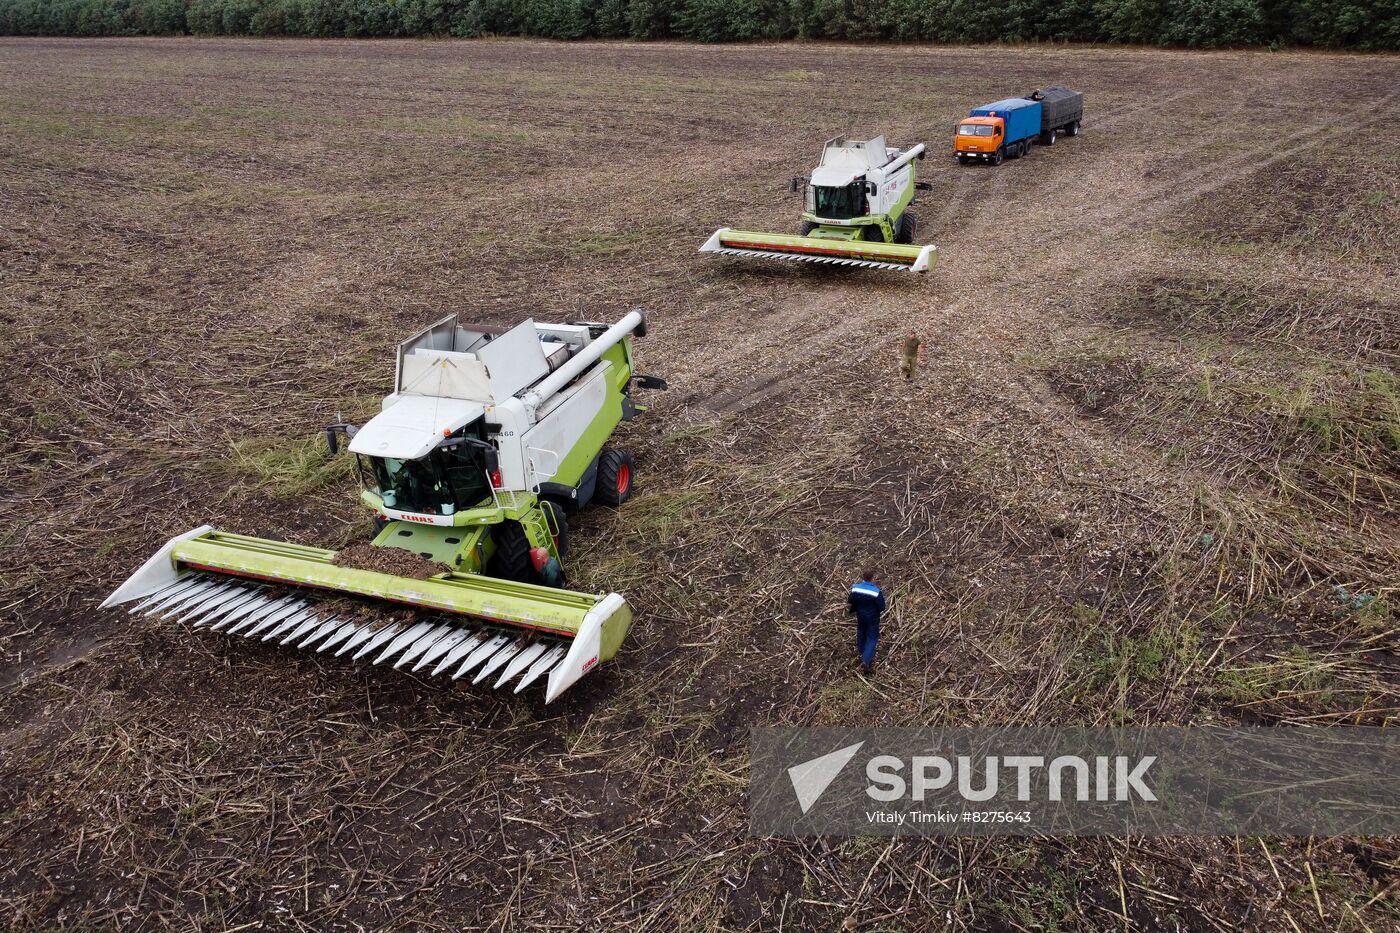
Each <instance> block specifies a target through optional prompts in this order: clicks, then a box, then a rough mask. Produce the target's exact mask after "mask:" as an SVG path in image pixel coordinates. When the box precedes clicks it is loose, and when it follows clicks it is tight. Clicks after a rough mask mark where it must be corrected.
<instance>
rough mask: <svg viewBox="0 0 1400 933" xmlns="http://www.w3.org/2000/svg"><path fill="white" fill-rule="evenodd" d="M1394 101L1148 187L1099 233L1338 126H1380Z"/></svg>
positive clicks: (1157, 211)
mask: <svg viewBox="0 0 1400 933" xmlns="http://www.w3.org/2000/svg"><path fill="white" fill-rule="evenodd" d="M1397 98H1400V91H1392V92H1391V93H1389V94H1387V95H1385V96H1384V97H1382V98H1381V99H1380V100H1377V101H1374V102H1371V103H1368V104H1364V105H1362V106H1359V107H1356V108H1354V109H1352V110H1350V111H1347V112H1346V113H1344V114H1342V115H1340V116H1338V117H1334V118H1333V119H1331V120H1327V121H1323V122H1321V123H1318V124H1315V125H1313V126H1311V127H1308V128H1306V129H1303V130H1298V131H1296V132H1293V133H1290V134H1288V135H1287V136H1284V137H1282V139H1271V140H1269V141H1267V142H1264V143H1261V144H1260V145H1257V146H1253V147H1251V148H1250V149H1248V150H1246V151H1245V152H1243V153H1240V154H1239V155H1237V156H1234V157H1232V158H1230V159H1227V160H1225V161H1224V162H1217V163H1212V164H1211V165H1207V166H1205V167H1202V168H1199V169H1196V170H1195V171H1191V172H1187V173H1185V174H1183V175H1179V176H1176V177H1175V178H1174V179H1172V181H1171V183H1169V184H1167V185H1158V186H1154V188H1153V189H1152V190H1151V191H1150V192H1149V193H1148V194H1146V195H1145V196H1142V197H1138V198H1135V199H1134V203H1132V204H1130V205H1129V206H1128V208H1127V210H1119V211H1115V212H1114V214H1115V215H1116V216H1113V217H1109V218H1105V223H1103V224H1101V225H1099V229H1101V230H1105V231H1119V232H1121V231H1124V230H1127V229H1129V228H1130V227H1134V226H1139V225H1141V224H1142V223H1144V222H1146V221H1148V220H1153V219H1156V218H1159V217H1160V216H1161V215H1162V214H1164V213H1166V212H1167V211H1170V210H1174V209H1177V208H1180V207H1182V206H1183V205H1185V204H1188V203H1190V202H1191V201H1193V200H1196V199H1198V198H1200V197H1202V196H1204V195H1207V194H1210V193H1211V192H1212V191H1216V190H1219V189H1220V188H1222V187H1224V186H1225V185H1228V184H1230V183H1232V182H1235V181H1239V180H1240V179H1243V178H1246V177H1248V176H1250V175H1252V174H1254V173H1255V172H1258V171H1260V170H1262V169H1265V168H1268V167H1269V166H1271V165H1274V164H1276V163H1278V162H1281V161H1283V160H1285V159H1290V158H1293V157H1294V156H1297V155H1300V154H1302V153H1304V152H1307V151H1308V150H1309V149H1313V148H1316V147H1317V146H1319V145H1321V144H1322V143H1324V142H1326V141H1327V139H1328V138H1330V137H1331V135H1332V134H1333V133H1334V132H1336V131H1337V130H1338V129H1339V128H1340V127H1343V126H1346V127H1350V128H1352V129H1356V128H1358V127H1364V126H1369V125H1370V124H1372V123H1377V122H1380V121H1381V120H1382V119H1386V118H1388V117H1390V116H1392V114H1391V113H1389V107H1390V105H1391V104H1392V103H1393V102H1394V101H1395V100H1396V99H1397ZM1280 146H1283V147H1286V148H1280ZM1268 153H1272V154H1268ZM1099 216H1103V212H1099Z"/></svg>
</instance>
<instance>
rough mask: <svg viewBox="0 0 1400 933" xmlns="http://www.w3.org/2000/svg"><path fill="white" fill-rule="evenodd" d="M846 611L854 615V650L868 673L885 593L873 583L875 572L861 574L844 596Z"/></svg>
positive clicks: (878, 632) (878, 633)
mask: <svg viewBox="0 0 1400 933" xmlns="http://www.w3.org/2000/svg"><path fill="white" fill-rule="evenodd" d="M846 611H847V612H850V613H854V614H855V617H856V650H857V651H859V652H860V666H861V667H862V668H864V670H865V672H866V673H867V674H868V673H870V670H871V667H872V666H873V665H874V664H875V643H876V642H878V641H879V640H880V614H881V613H882V612H884V611H885V594H884V593H882V592H880V587H879V586H877V585H876V584H875V572H874V571H873V570H867V571H866V572H865V573H863V574H861V576H860V582H859V583H857V584H856V585H855V586H853V587H851V592H850V594H849V595H847V597H846Z"/></svg>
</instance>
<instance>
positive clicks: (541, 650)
mask: <svg viewBox="0 0 1400 933" xmlns="http://www.w3.org/2000/svg"><path fill="white" fill-rule="evenodd" d="M645 333H646V323H645V319H644V318H643V316H642V313H641V312H640V311H633V312H631V313H630V314H628V315H627V316H626V317H624V318H623V319H622V320H621V321H620V322H618V323H617V324H615V325H613V326H612V327H607V326H605V325H600V324H557V325H555V324H536V323H535V322H534V321H533V320H527V321H525V322H524V323H522V324H520V325H518V326H517V327H514V328H511V329H510V330H506V331H492V330H489V329H484V328H473V327H469V326H465V325H463V324H462V323H461V322H460V321H459V320H458V319H457V317H456V316H455V315H454V316H452V317H448V318H444V319H443V320H441V321H439V322H438V323H436V324H434V325H433V326H432V327H430V328H428V329H427V330H425V331H423V332H422V333H420V334H418V335H416V336H415V337H413V338H412V339H410V340H408V341H406V342H405V343H403V344H402V345H400V347H399V352H398V362H397V367H396V379H395V387H394V392H393V393H392V394H390V395H389V396H388V397H386V398H385V399H384V403H383V407H382V409H381V411H380V413H379V414H378V415H376V416H375V417H374V418H373V419H371V420H370V421H369V423H367V424H366V425H364V426H363V427H361V428H358V429H356V428H355V427H353V426H351V425H336V426H335V427H333V428H328V429H327V441H328V443H329V444H330V446H331V452H332V454H334V453H337V452H338V447H339V437H340V435H342V434H343V435H345V436H347V437H349V439H350V444H349V449H350V452H351V453H352V454H354V455H355V457H356V459H357V461H358V465H359V472H360V478H361V482H362V484H363V487H364V488H363V492H362V493H361V499H362V500H363V501H364V502H365V504H366V505H368V506H369V507H370V508H371V509H373V510H374V512H375V516H376V525H377V526H378V527H379V532H378V534H377V535H376V536H375V538H374V540H373V542H372V545H373V546H372V547H366V546H364V545H360V546H354V547H350V548H346V549H344V550H342V551H341V552H339V553H337V552H335V551H329V550H325V549H322V548H314V547H306V546H302V545H295V544H287V543H284V542H279V541H271V540H266V539H262V538H253V537H249V536H247V535H239V534H231V533H228V532H222V531H218V530H216V529H214V528H211V527H209V526H207V525H206V526H203V527H200V528H196V529H194V530H193V531H190V532H187V533H185V534H182V535H177V536H176V537H175V538H172V539H171V540H170V541H168V542H166V544H165V545H164V546H163V547H162V548H161V549H160V550H159V551H157V552H156V554H154V555H153V556H152V557H151V558H150V559H149V560H147V561H146V563H145V564H144V565H143V566H142V567H141V568H140V569H139V570H137V571H136V573H135V574H133V575H132V576H131V577H130V578H129V579H128V580H127V581H126V582H125V583H123V584H122V585H121V586H120V587H119V588H118V589H117V590H116V591H115V592H114V593H112V595H111V596H109V597H108V598H107V600H106V601H105V602H104V603H103V604H102V605H103V607H104V608H107V607H112V606H117V605H120V604H124V603H132V604H134V605H133V606H132V608H131V610H130V611H131V612H133V613H141V614H143V615H146V616H155V617H161V618H165V619H169V620H171V621H175V622H180V623H184V624H186V625H188V626H189V627H191V628H196V629H207V630H209V631H221V632H224V633H225V634H230V635H242V636H244V637H247V638H257V639H259V640H261V641H277V642H278V643H279V644H283V645H288V644H290V645H295V646H296V647H299V648H304V649H307V650H314V651H317V652H321V653H328V654H334V655H345V654H349V655H350V656H351V657H353V658H357V659H358V658H364V659H367V660H368V661H369V662H370V663H372V664H383V663H385V662H392V666H393V667H395V668H399V669H409V670H413V671H426V672H427V673H431V674H442V675H445V676H448V677H451V678H452V679H454V680H455V679H457V678H460V677H463V676H466V675H468V674H471V675H472V680H473V683H478V682H481V681H483V680H486V679H487V678H490V679H491V680H492V682H493V684H494V685H495V686H496V687H502V686H505V685H507V684H509V683H514V685H515V686H514V689H515V692H517V693H518V692H520V691H521V690H523V689H525V688H526V687H527V686H529V685H530V684H532V683H534V682H536V681H538V680H541V679H542V678H543V679H544V682H545V685H546V687H545V699H546V701H547V702H548V701H552V700H554V699H555V698H556V697H558V696H559V695H560V694H561V693H562V692H563V691H564V690H566V689H568V688H569V687H570V686H572V685H573V684H574V683H576V682H577V681H578V680H579V678H581V677H582V676H583V675H584V674H586V673H588V672H589V671H590V670H592V669H593V668H594V667H596V666H597V665H598V664H600V663H603V662H606V661H609V660H611V659H612V658H613V657H614V656H615V655H616V654H617V651H618V649H619V647H620V646H621V644H622V641H623V639H624V638H625V637H626V634H627V629H628V627H629V626H630V624H631V621H632V610H631V608H630V607H629V606H628V605H627V602H626V600H624V599H623V598H622V597H621V596H619V595H618V594H616V593H607V594H598V595H594V594H589V593H578V592H573V591H570V590H567V589H563V588H562V586H563V571H562V566H561V564H560V558H561V557H562V553H561V548H562V547H563V546H564V543H565V542H566V541H567V537H568V524H567V523H568V515H569V514H570V513H572V512H574V511H577V510H578V509H579V508H582V507H583V506H584V505H587V504H588V503H589V502H590V501H592V500H598V501H600V502H603V503H604V504H607V505H614V506H616V505H621V504H622V503H623V502H625V501H626V500H627V499H628V498H629V497H630V496H631V492H632V480H633V472H634V471H633V464H632V458H631V455H630V454H628V453H627V452H626V451H625V450H621V449H620V448H615V447H608V446H605V444H606V442H607V441H608V439H609V438H610V437H611V435H612V433H613V431H614V430H615V429H616V428H617V426H618V424H619V423H620V422H622V421H624V420H630V419H631V418H632V417H633V416H634V415H635V414H636V413H637V412H638V411H642V410H644V409H643V408H642V407H640V406H638V405H636V404H634V402H633V401H632V397H631V390H632V388H633V386H634V384H635V385H637V386H640V387H643V388H665V383H664V382H663V381H662V380H660V379H656V378H654V377H650V376H637V377H636V378H635V380H634V373H633V357H632V337H633V335H634V334H635V335H638V336H641V335H644V334H645ZM405 552H406V553H405ZM410 555H412V556H410ZM405 563H406V564H407V565H409V566H411V567H412V571H413V572H412V575H409V576H405V575H403V574H402V573H395V572H394V570H396V569H398V567H399V566H402V565H404V564H405ZM423 568H426V572H417V571H419V570H420V569H423ZM326 596H332V597H334V596H343V597H350V598H349V599H338V600H335V601H333V602H331V601H328V600H326V599H325V597H326ZM376 604H377V605H380V606H383V607H385V608H390V607H395V608H397V607H404V606H406V607H412V608H413V609H415V610H419V611H417V612H413V613H407V614H406V613H396V615H410V616H411V618H408V619H402V618H386V617H385V616H384V615H379V614H376V612H375V611H374V610H373V608H372V607H373V606H374V605H376Z"/></svg>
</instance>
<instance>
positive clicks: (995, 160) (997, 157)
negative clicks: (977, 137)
mask: <svg viewBox="0 0 1400 933" xmlns="http://www.w3.org/2000/svg"><path fill="white" fill-rule="evenodd" d="M1004 158H1006V156H1005V154H1004V153H1003V151H1002V150H1001V149H998V150H997V151H996V152H994V153H992V164H993V165H1000V164H1001V160H1002V159H1004Z"/></svg>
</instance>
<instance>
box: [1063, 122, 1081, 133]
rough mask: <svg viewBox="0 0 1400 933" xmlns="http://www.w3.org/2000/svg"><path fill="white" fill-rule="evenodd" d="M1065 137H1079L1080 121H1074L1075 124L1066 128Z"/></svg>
mask: <svg viewBox="0 0 1400 933" xmlns="http://www.w3.org/2000/svg"><path fill="white" fill-rule="evenodd" d="M1065 135H1066V136H1078V135H1079V121H1078V120H1075V121H1074V122H1073V123H1071V124H1070V125H1069V126H1067V127H1065Z"/></svg>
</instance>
